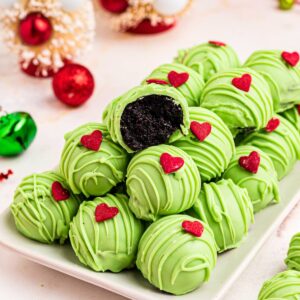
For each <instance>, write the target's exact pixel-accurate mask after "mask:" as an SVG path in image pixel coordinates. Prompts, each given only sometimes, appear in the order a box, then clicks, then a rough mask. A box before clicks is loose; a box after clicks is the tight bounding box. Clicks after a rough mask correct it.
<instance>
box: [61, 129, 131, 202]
mask: <svg viewBox="0 0 300 300" xmlns="http://www.w3.org/2000/svg"><path fill="white" fill-rule="evenodd" d="M95 130H100V131H101V132H102V136H103V140H102V143H101V145H100V148H99V150H98V151H93V150H89V149H87V148H86V147H84V146H82V145H81V143H80V140H81V137H82V136H83V135H88V134H91V133H92V132H93V131H95ZM65 140H66V143H65V146H64V149H63V152H62V155H61V161H60V172H61V173H62V175H63V176H64V177H65V178H66V180H67V181H68V183H69V185H70V188H71V190H72V191H73V193H74V194H80V193H82V194H83V195H85V196H86V197H90V196H102V195H104V194H106V193H108V192H109V191H110V190H111V189H112V188H113V187H114V186H116V185H117V184H118V183H120V182H122V181H123V180H124V178H125V174H126V168H127V165H128V161H129V157H128V154H127V152H126V151H125V150H124V149H123V148H122V147H120V146H119V145H117V144H115V143H114V142H113V141H112V140H111V138H110V137H109V135H108V132H107V128H106V127H105V126H104V125H102V124H99V123H88V124H85V125H83V126H80V127H79V128H77V129H75V130H74V131H71V132H69V133H67V134H66V135H65Z"/></svg>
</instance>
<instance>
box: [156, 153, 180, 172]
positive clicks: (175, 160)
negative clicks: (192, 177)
mask: <svg viewBox="0 0 300 300" xmlns="http://www.w3.org/2000/svg"><path fill="white" fill-rule="evenodd" d="M160 164H161V166H162V168H163V170H164V172H165V173H166V174H170V173H174V172H176V171H178V170H179V169H180V168H181V167H182V166H183V165H184V159H183V158H181V157H174V156H172V155H170V154H169V153H163V154H162V155H161V156H160Z"/></svg>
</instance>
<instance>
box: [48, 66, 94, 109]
mask: <svg viewBox="0 0 300 300" xmlns="http://www.w3.org/2000/svg"><path fill="white" fill-rule="evenodd" d="M52 86H53V91H54V94H55V96H56V97H57V98H58V99H59V100H60V101H61V102H63V103H65V104H67V105H70V106H79V105H81V104H83V103H84V102H86V101H87V100H88V99H89V98H90V97H91V96H92V94H93V91H94V87H95V82H94V77H93V75H92V73H91V72H90V71H89V70H88V69H87V68H86V67H84V66H82V65H79V64H73V63H70V64H67V65H65V66H64V67H63V68H61V69H60V70H59V71H58V72H57V73H56V74H55V75H54V76H53V81H52Z"/></svg>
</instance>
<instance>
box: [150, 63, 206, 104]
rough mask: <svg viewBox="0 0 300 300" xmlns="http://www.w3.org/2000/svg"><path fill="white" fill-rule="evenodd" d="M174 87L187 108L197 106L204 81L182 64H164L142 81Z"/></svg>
mask: <svg viewBox="0 0 300 300" xmlns="http://www.w3.org/2000/svg"><path fill="white" fill-rule="evenodd" d="M144 83H145V84H149V83H157V84H161V85H171V86H173V87H175V88H176V89H177V90H178V91H179V92H180V93H181V94H182V95H183V96H184V97H185V99H186V101H187V103H188V105H189V106H199V105H200V96H201V92H202V90H203V87H204V81H203V80H202V79H201V77H200V76H199V74H198V73H197V72H195V71H194V70H193V69H191V68H189V67H186V66H184V65H182V64H176V63H173V64H164V65H161V66H159V67H158V68H156V69H155V70H154V71H153V72H152V73H151V74H150V75H149V76H148V77H147V78H146V80H145V81H144Z"/></svg>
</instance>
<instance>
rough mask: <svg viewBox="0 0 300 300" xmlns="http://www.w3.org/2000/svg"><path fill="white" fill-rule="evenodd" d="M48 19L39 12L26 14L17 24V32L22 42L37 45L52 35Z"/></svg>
mask: <svg viewBox="0 0 300 300" xmlns="http://www.w3.org/2000/svg"><path fill="white" fill-rule="evenodd" d="M52 31H53V30H52V25H51V22H50V20H49V19H48V18H47V17H45V16H44V15H43V14H41V13H39V12H33V13H30V14H28V15H27V16H26V17H25V18H24V19H22V20H21V21H20V24H19V34H20V38H21V40H22V42H23V43H24V44H26V45H29V46H39V45H42V44H44V43H46V42H47V41H48V40H49V39H50V37H51V35H52Z"/></svg>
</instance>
